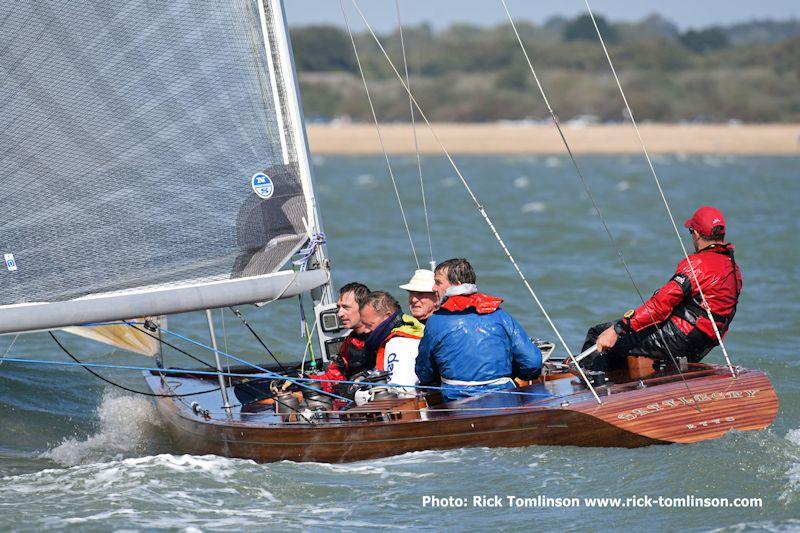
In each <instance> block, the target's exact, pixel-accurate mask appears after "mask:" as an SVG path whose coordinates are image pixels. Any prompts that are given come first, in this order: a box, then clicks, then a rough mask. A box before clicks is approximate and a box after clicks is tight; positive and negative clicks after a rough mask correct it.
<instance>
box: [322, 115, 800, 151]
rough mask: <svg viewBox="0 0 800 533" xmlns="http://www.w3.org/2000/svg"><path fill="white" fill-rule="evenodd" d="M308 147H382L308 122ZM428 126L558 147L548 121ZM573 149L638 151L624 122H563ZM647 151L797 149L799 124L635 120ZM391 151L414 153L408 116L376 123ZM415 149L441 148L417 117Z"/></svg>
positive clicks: (479, 140)
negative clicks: (399, 121) (404, 120)
mask: <svg viewBox="0 0 800 533" xmlns="http://www.w3.org/2000/svg"><path fill="white" fill-rule="evenodd" d="M307 129H308V139H309V145H310V148H311V153H312V154H315V155H369V154H382V153H383V152H382V150H381V145H380V141H379V139H378V135H377V133H376V131H375V125H374V124H366V123H350V124H309V125H308V126H307ZM433 129H434V131H435V132H436V135H437V136H438V137H439V139H440V140H441V142H442V144H444V146H445V147H446V148H447V150H448V151H449V152H450V153H452V154H497V155H519V154H535V155H539V154H555V155H558V154H564V153H565V152H566V151H565V148H564V144H563V142H562V141H561V137H560V136H559V135H558V130H557V129H556V128H555V127H554V126H553V125H552V124H514V123H502V122H495V123H479V124H475V123H434V124H433ZM562 129H563V131H564V136H565V137H566V138H567V141H568V142H569V143H570V148H572V150H573V152H575V153H576V154H638V153H641V152H642V147H641V144H640V143H639V139H638V137H637V136H636V131H635V130H634V128H633V126H632V125H631V124H629V123H628V124H598V125H586V126H578V125H568V124H564V125H562ZM639 130H640V131H641V134H642V138H643V139H644V143H645V146H646V148H647V151H648V152H649V153H651V154H672V153H683V154H720V155H800V124H731V125H728V124H653V123H649V124H643V125H640V126H639ZM380 131H381V135H382V137H383V142H384V145H385V146H386V150H387V151H388V152H389V153H390V154H411V155H413V154H415V153H416V151H415V149H414V137H413V130H412V128H411V124H397V123H392V124H381V126H380ZM417 138H418V142H419V147H420V152H421V153H423V154H427V155H438V154H442V150H441V148H440V146H439V144H438V143H437V142H436V139H435V138H434V137H433V135H432V134H431V133H430V129H429V128H428V127H427V126H426V125H425V124H424V123H423V124H419V123H418V124H417Z"/></svg>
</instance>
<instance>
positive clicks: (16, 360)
mask: <svg viewBox="0 0 800 533" xmlns="http://www.w3.org/2000/svg"><path fill="white" fill-rule="evenodd" d="M59 345H60V343H59ZM71 357H73V359H74V356H71ZM7 361H8V362H9V363H22V364H38V365H56V366H80V367H83V368H86V369H87V370H88V369H89V368H109V369H115V370H139V371H142V372H156V373H164V374H189V375H198V376H214V377H216V376H217V375H219V374H222V375H223V376H226V377H243V378H251V379H252V378H254V377H258V374H244V373H240V372H211V371H205V370H191V369H182V368H149V367H143V366H134V365H111V364H104V363H84V362H81V361H76V362H74V363H70V362H68V361H47V360H43V359H20V358H14V357H9V358H8V359H7ZM266 374H267V376H266V377H267V378H270V379H275V380H280V381H290V382H292V383H294V384H296V385H298V386H302V385H301V384H300V383H299V382H303V383H306V382H308V383H316V382H323V383H336V384H343V385H359V386H364V387H397V388H413V389H420V390H432V391H441V390H443V389H442V387H436V386H432V385H401V384H396V383H392V384H390V385H387V384H386V383H369V382H364V381H348V380H336V379H316V378H292V377H287V376H281V375H277V374H273V373H271V372H268V371H267V372H266ZM95 375H97V374H95ZM97 377H99V378H100V379H103V380H104V381H106V380H105V378H103V377H102V376H99V375H97ZM111 384H112V385H114V386H117V387H120V388H124V387H122V386H121V385H117V384H115V383H111ZM306 388H310V389H312V390H314V391H315V392H318V393H320V394H328V395H332V394H330V393H326V392H325V391H322V390H320V389H317V388H313V387H306ZM457 388H459V387H449V388H448V390H453V389H457ZM125 390H129V391H130V392H134V393H137V394H143V395H146V396H162V397H164V396H165V395H157V394H156V395H153V394H149V393H145V392H140V391H135V390H130V389H125ZM217 390H219V388H215V389H210V390H207V391H202V392H193V393H189V394H175V395H166V397H177V398H180V397H182V396H192V395H198V394H206V393H210V392H215V391H217ZM468 392H469V391H468ZM491 393H492V394H510V395H515V396H545V397H554V396H553V395H552V394H550V393H544V392H524V391H516V390H493V391H491ZM475 394H481V392H480V391H476V392H475ZM332 396H334V397H337V396H335V395H332ZM337 398H339V399H343V400H346V401H347V402H349V403H352V400H349V399H347V398H341V397H337Z"/></svg>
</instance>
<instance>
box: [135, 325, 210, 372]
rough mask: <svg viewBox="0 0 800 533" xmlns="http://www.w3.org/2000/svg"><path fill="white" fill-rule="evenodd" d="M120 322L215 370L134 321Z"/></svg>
mask: <svg viewBox="0 0 800 533" xmlns="http://www.w3.org/2000/svg"><path fill="white" fill-rule="evenodd" d="M122 324H127V325H128V326H130V327H132V328H133V329H135V330H136V331H139V332H141V333H144V334H145V335H147V336H148V337H150V338H152V339H155V340H157V341H158V342H160V343H161V344H163V345H165V346H167V347H169V348H172V349H173V350H175V351H176V352H178V353H180V354H183V355H185V356H186V357H188V358H190V359H194V360H195V361H197V362H198V363H201V364H203V365H205V366H207V367H208V368H213V369H214V370H216V369H217V367H215V366H214V365H212V364H210V363H206V362H205V361H203V360H202V359H200V358H199V357H196V356H194V355H192V354H190V353H189V352H187V351H185V350H181V349H180V348H178V347H177V346H175V345H174V344H171V343H169V342H167V341H165V340H164V339H162V338H161V337H159V336H158V335H153V334H152V333H150V332H149V331H147V330H146V329H142V328H140V327H138V326H137V325H136V323H135V322H131V321H128V320H123V321H122Z"/></svg>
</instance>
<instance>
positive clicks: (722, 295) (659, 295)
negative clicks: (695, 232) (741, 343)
mask: <svg viewBox="0 0 800 533" xmlns="http://www.w3.org/2000/svg"><path fill="white" fill-rule="evenodd" d="M733 249H734V248H733V245H732V244H729V243H724V244H712V245H710V246H707V247H706V248H703V249H702V250H700V251H699V252H697V253H695V254H691V255H690V256H689V259H690V260H691V262H692V267H694V273H695V274H696V275H697V280H699V282H700V287H701V288H702V289H703V294H704V295H705V297H706V301H707V302H708V305H709V306H710V307H711V312H712V313H713V314H714V315H715V322H716V323H717V327H718V329H719V331H720V333H721V334H722V335H723V336H724V335H725V332H726V331H727V329H728V325H729V324H730V321H731V319H732V318H733V314H734V313H735V312H736V304H737V303H738V300H739V292H740V291H741V290H742V274H741V271H740V270H739V267H738V266H737V265H736V263H735V262H734V261H733ZM734 267H735V269H736V273H735V276H734ZM692 299H694V301H695V302H700V301H701V298H700V291H699V290H698V288H697V282H696V281H695V279H694V276H693V275H692V271H691V269H690V268H689V263H688V262H687V261H686V259H684V260H683V261H681V262H680V263H678V268H677V270H676V271H675V275H674V276H672V279H670V280H669V281H668V282H667V283H666V285H664V286H663V287H661V288H660V289H659V290H657V291H656V292H655V294H653V296H652V297H650V299H649V300H647V301H646V302H645V303H644V305H642V306H641V307H639V308H638V309H636V311H634V313H633V316H628V317H625V318H623V319H622V322H623V324H624V325H627V326H628V327H630V329H632V330H633V331H641V330H642V329H644V328H646V327H648V326H651V325H653V323H656V324H660V323H662V322H664V321H665V320H667V319H670V320H672V321H673V322H674V323H675V325H676V326H678V328H679V329H680V330H681V331H682V332H683V333H685V334H688V333H689V332H690V331H692V329H694V327H695V326H696V327H697V329H699V330H700V331H702V332H703V333H704V334H705V335H706V336H707V337H708V338H709V339H711V340H713V341H716V337H717V336H716V334H715V333H714V328H713V326H712V325H711V321H710V320H709V319H708V314H707V312H706V311H705V310H703V311H702V313H697V315H698V316H697V322H696V324H695V325H692V324H691V323H690V322H689V321H687V320H686V319H685V318H684V316H683V315H684V313H683V312H682V311H683V306H684V305H686V304H687V303H688V304H691V301H692ZM648 311H649V312H648ZM626 315H629V313H626ZM679 315H680V316H679Z"/></svg>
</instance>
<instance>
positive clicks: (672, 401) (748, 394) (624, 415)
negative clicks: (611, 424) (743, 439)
mask: <svg viewBox="0 0 800 533" xmlns="http://www.w3.org/2000/svg"><path fill="white" fill-rule="evenodd" d="M760 391H761V389H748V390H733V391H724V392H720V391H717V392H711V393H707V392H701V393H699V394H694V395H692V396H678V397H677V398H669V399H666V400H662V401H660V402H656V403H649V404H647V405H644V406H642V407H637V408H635V409H631V410H629V411H623V412H621V413H617V418H618V419H620V420H634V419H636V418H640V417H643V416H646V415H649V414H651V413H655V412H658V411H665V410H669V409H675V408H676V407H684V406H690V405H695V404H698V403H707V402H715V401H719V400H736V399H742V398H755V396H756V394H758V393H759V392H760ZM722 420H725V421H726V422H727V421H728V420H727V418H726V419H722ZM710 423H716V424H719V423H720V421H718V420H717V419H714V420H709V421H706V422H705V423H704V422H699V423H698V424H699V425H708V424H710ZM690 425H691V424H690ZM695 427H697V426H693V427H690V428H689V429H694V428H695Z"/></svg>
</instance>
